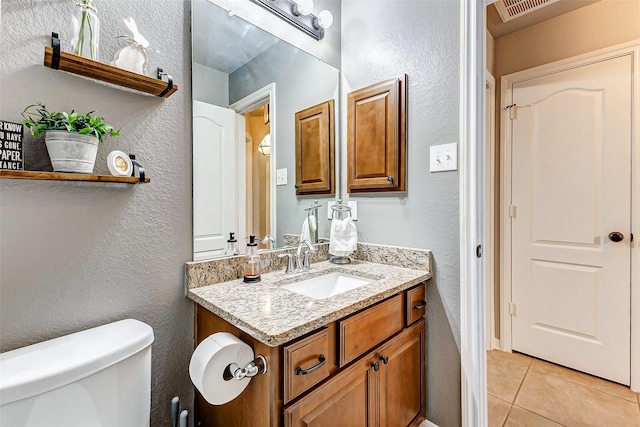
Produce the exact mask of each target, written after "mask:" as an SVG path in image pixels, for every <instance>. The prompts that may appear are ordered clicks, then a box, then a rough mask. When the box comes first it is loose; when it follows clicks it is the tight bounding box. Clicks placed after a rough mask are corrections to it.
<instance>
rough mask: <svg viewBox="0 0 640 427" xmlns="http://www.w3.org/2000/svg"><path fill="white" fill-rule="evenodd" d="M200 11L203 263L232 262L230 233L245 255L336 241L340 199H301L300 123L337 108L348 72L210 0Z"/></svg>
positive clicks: (196, 184)
mask: <svg viewBox="0 0 640 427" xmlns="http://www.w3.org/2000/svg"><path fill="white" fill-rule="evenodd" d="M191 11H192V37H193V63H192V89H193V92H192V93H193V212H194V213H193V215H194V217H193V224H194V227H193V229H194V260H203V259H209V258H215V257H219V256H224V254H225V248H226V247H227V241H228V240H229V233H231V232H233V233H235V236H236V238H237V240H238V247H239V251H240V253H244V250H245V248H246V238H247V237H248V236H249V235H251V234H253V235H255V236H256V237H257V239H258V240H260V241H263V242H264V243H261V244H260V246H259V248H260V249H266V248H275V247H281V246H283V245H285V244H290V243H292V242H295V241H297V239H298V238H299V237H300V235H301V234H302V233H303V232H304V231H305V227H307V228H308V229H310V230H311V231H313V236H314V237H315V236H328V235H329V221H328V219H327V203H326V202H324V203H323V200H325V201H328V200H330V199H333V198H334V196H333V194H322V195H317V194H316V195H313V194H312V195H308V196H296V191H295V188H294V185H295V173H296V163H295V161H296V153H295V140H296V137H295V114H296V112H298V111H302V110H305V109H307V108H309V107H311V106H314V105H317V104H320V103H323V102H326V101H328V100H334V102H335V100H336V99H337V96H338V77H339V71H338V70H337V69H335V68H334V67H332V66H330V65H328V64H326V63H324V62H322V61H321V60H319V59H318V58H315V57H313V56H312V55H309V54H308V53H306V52H304V51H302V50H300V49H298V48H296V47H293V46H291V45H289V44H288V43H286V42H284V41H282V40H280V39H278V38H276V37H275V36H273V35H271V34H269V33H267V32H265V31H263V30H262V29H260V28H258V27H256V26H254V25H252V24H250V23H248V22H246V21H244V20H242V19H241V18H238V17H237V16H233V15H232V14H230V13H229V12H228V11H226V10H224V9H222V8H220V7H219V6H216V5H214V4H212V3H211V2H210V1H208V0H192V8H191ZM336 104H337V103H336ZM334 114H335V116H336V117H337V112H334ZM337 131H338V130H337V128H334V129H332V132H334V135H333V136H334V137H335V132H337ZM331 161H332V162H333V159H332V160H331ZM331 167H332V168H333V167H334V166H333V164H332V165H331ZM336 187H337V185H336ZM332 193H333V192H332ZM314 200H318V201H319V202H318V204H320V205H322V207H320V208H319V209H316V211H317V215H315V221H316V223H315V230H313V229H312V227H310V226H309V219H310V214H309V211H306V210H305V208H307V207H309V206H311V205H313V203H314ZM268 236H272V237H273V239H270V238H269V237H268Z"/></svg>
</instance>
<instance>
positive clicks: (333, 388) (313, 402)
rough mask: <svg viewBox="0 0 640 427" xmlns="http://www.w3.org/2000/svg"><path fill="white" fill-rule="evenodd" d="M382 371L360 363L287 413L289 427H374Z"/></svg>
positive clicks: (294, 405) (286, 421) (368, 364)
mask: <svg viewBox="0 0 640 427" xmlns="http://www.w3.org/2000/svg"><path fill="white" fill-rule="evenodd" d="M378 374H379V371H375V370H374V369H373V368H372V367H371V360H369V359H366V360H363V361H361V362H358V363H356V364H355V365H353V366H351V367H350V368H348V369H346V370H345V371H343V372H341V373H339V374H337V375H336V376H335V377H334V378H333V379H331V380H329V381H328V382H327V383H325V384H323V385H321V386H320V387H318V388H317V389H315V390H313V391H312V392H311V393H310V394H308V395H307V396H305V397H303V398H301V399H300V400H299V401H297V402H296V403H294V404H293V405H291V406H290V407H288V408H287V409H285V410H284V425H285V427H302V426H304V427H338V426H340V427H369V426H371V427H373V426H375V425H376V420H375V413H376V408H377V407H378V406H379V405H378V397H379V396H378V393H377V392H376V389H377V381H378V378H377V377H378Z"/></svg>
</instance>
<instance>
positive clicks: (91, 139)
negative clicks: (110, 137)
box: [44, 130, 98, 173]
mask: <svg viewBox="0 0 640 427" xmlns="http://www.w3.org/2000/svg"><path fill="white" fill-rule="evenodd" d="M44 141H45V143H46V144H47V151H49V158H50V159H51V166H53V171H54V172H76V173H93V166H94V164H95V163H96V155H97V154H98V138H97V137H96V136H95V135H81V134H79V133H76V132H67V131H64V130H49V131H46V132H45V137H44Z"/></svg>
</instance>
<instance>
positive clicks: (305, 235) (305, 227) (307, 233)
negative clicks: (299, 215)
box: [300, 217, 311, 242]
mask: <svg viewBox="0 0 640 427" xmlns="http://www.w3.org/2000/svg"><path fill="white" fill-rule="evenodd" d="M305 240H308V241H310V242H311V230H310V229H309V217H306V218H305V219H304V222H303V223H302V231H301V232H300V241H301V242H302V241H305Z"/></svg>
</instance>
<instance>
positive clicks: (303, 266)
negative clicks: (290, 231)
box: [296, 239, 316, 271]
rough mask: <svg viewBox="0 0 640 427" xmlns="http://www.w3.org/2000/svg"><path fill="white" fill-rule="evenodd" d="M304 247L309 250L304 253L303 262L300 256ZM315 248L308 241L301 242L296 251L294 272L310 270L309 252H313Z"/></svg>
mask: <svg viewBox="0 0 640 427" xmlns="http://www.w3.org/2000/svg"><path fill="white" fill-rule="evenodd" d="M304 246H306V247H307V248H308V249H309V250H308V251H304V260H302V259H301V258H300V256H301V255H302V248H303V247H304ZM315 251H316V248H315V247H314V246H313V244H312V243H311V242H310V241H308V240H306V239H305V240H303V241H302V242H300V243H299V244H298V249H296V271H303V270H310V269H311V266H310V265H309V252H315Z"/></svg>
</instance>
